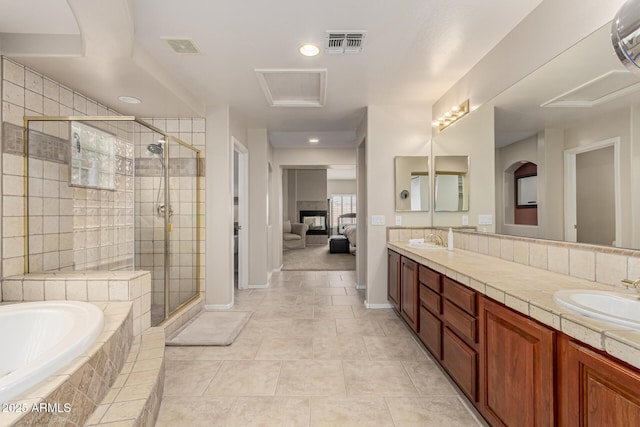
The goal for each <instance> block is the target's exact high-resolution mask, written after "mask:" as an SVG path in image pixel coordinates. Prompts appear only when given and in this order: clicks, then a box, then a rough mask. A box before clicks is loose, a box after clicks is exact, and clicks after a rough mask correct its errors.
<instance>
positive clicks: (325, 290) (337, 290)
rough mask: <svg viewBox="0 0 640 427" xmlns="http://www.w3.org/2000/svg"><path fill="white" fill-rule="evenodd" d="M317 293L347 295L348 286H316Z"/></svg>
mask: <svg viewBox="0 0 640 427" xmlns="http://www.w3.org/2000/svg"><path fill="white" fill-rule="evenodd" d="M315 294H316V295H347V291H346V288H316V289H315Z"/></svg>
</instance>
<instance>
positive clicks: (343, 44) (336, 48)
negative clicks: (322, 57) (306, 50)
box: [324, 31, 367, 54]
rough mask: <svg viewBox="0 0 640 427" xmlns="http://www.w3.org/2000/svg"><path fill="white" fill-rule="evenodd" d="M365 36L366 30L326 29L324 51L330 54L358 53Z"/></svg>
mask: <svg viewBox="0 0 640 427" xmlns="http://www.w3.org/2000/svg"><path fill="white" fill-rule="evenodd" d="M366 37H367V32H366V31H327V35H326V36H325V40H326V43H325V46H324V51H325V52H326V53H332V54H340V53H360V52H362V49H364V40H365V38H366Z"/></svg>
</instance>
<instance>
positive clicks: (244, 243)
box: [232, 138, 249, 289]
mask: <svg viewBox="0 0 640 427" xmlns="http://www.w3.org/2000/svg"><path fill="white" fill-rule="evenodd" d="M232 145H233V168H232V169H233V278H234V288H235V289H247V288H248V283H249V277H248V276H249V262H248V258H249V245H248V242H249V235H248V231H249V230H248V224H249V209H248V195H249V176H248V174H249V160H248V157H249V152H248V151H247V149H246V148H245V147H244V146H243V145H242V144H240V143H239V142H238V141H237V140H236V139H235V138H232Z"/></svg>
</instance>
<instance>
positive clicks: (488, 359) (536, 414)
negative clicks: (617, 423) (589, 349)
mask: <svg viewBox="0 0 640 427" xmlns="http://www.w3.org/2000/svg"><path fill="white" fill-rule="evenodd" d="M479 308H480V396H479V397H480V411H481V412H482V414H483V415H484V416H485V417H486V418H487V420H489V422H490V424H491V425H494V426H551V425H554V420H555V418H554V404H555V402H554V375H553V372H554V351H555V346H554V342H555V332H554V331H553V330H551V329H548V328H546V327H545V326H543V325H540V324H538V323H537V322H535V321H534V320H531V319H528V318H526V317H525V316H523V315H521V314H519V313H516V312H514V311H512V310H510V309H508V308H507V307H505V306H503V305H501V304H498V303H495V302H493V301H491V300H489V299H487V298H484V297H482V298H480V304H479ZM602 425H605V424H602Z"/></svg>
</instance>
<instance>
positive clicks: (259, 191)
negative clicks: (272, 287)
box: [248, 128, 271, 287]
mask: <svg viewBox="0 0 640 427" xmlns="http://www.w3.org/2000/svg"><path fill="white" fill-rule="evenodd" d="M248 141H249V230H250V233H249V287H260V286H266V285H267V282H268V280H269V273H270V271H271V268H270V266H269V265H268V262H269V224H268V218H269V213H268V211H269V192H270V190H269V141H268V139H267V130H266V129H265V128H262V129H249V130H248Z"/></svg>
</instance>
